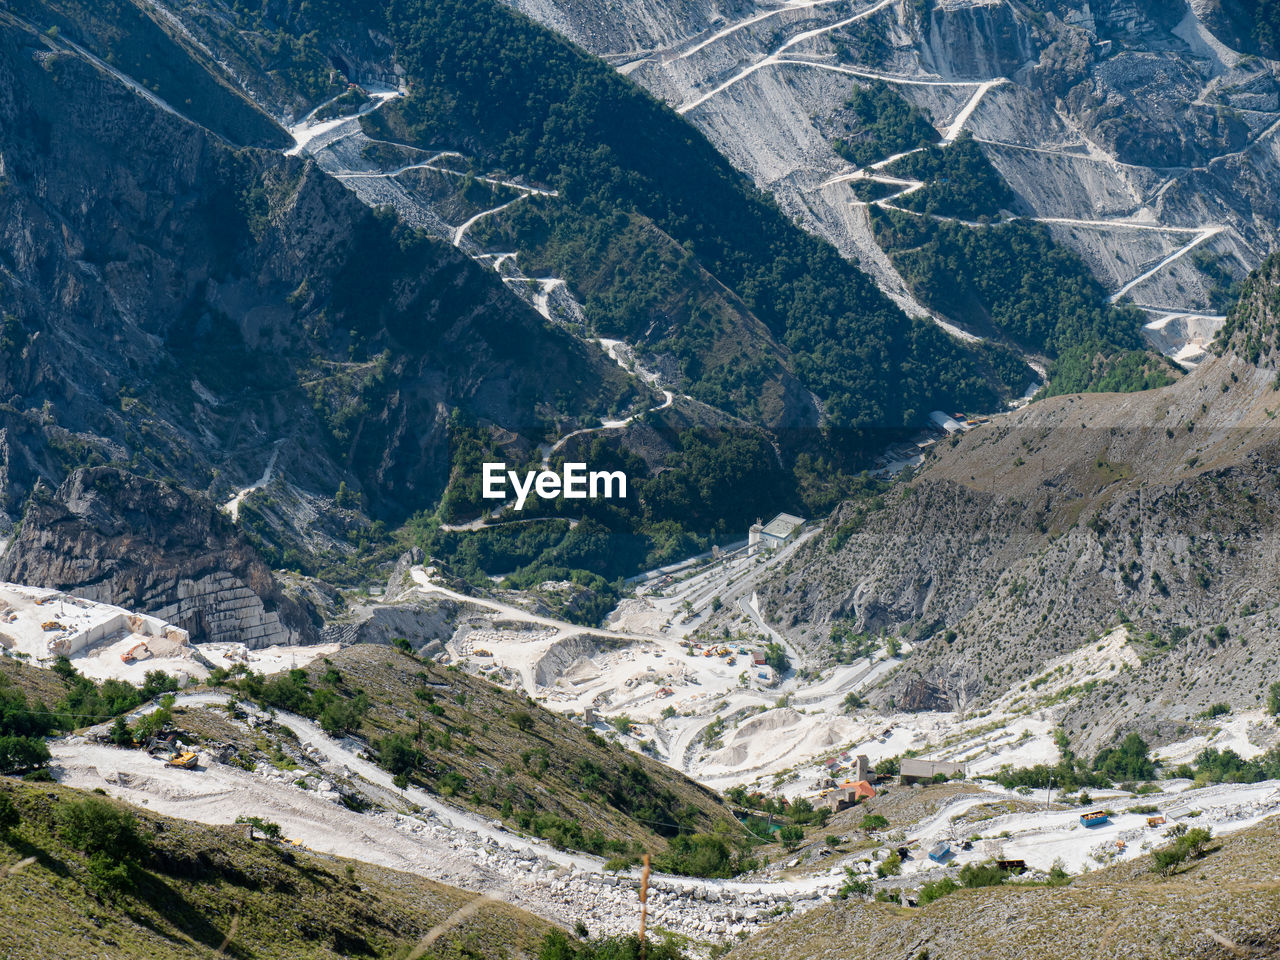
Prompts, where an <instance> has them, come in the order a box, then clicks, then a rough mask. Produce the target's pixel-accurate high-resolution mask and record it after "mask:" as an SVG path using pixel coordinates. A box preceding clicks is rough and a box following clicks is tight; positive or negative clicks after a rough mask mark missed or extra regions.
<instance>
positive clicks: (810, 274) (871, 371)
mask: <svg viewBox="0 0 1280 960" xmlns="http://www.w3.org/2000/svg"><path fill="white" fill-rule="evenodd" d="M387 18H388V19H387V22H388V28H389V29H390V30H391V31H392V32H393V35H395V36H396V38H397V40H398V41H399V46H398V52H399V56H400V57H401V60H402V62H403V64H404V65H405V67H406V69H407V70H408V71H409V74H410V76H412V77H413V78H414V80H415V86H414V95H413V96H411V97H410V98H409V100H408V101H407V102H406V103H405V104H404V105H403V107H400V108H399V109H398V111H392V112H389V113H386V114H384V115H383V116H382V117H380V118H379V119H380V120H381V121H384V122H385V124H386V125H387V126H389V127H390V129H391V130H393V131H395V132H397V133H404V134H407V135H408V136H409V138H410V139H412V140H413V141H414V142H416V143H418V144H420V145H423V146H432V147H444V146H446V145H451V146H454V147H456V146H458V145H463V146H465V147H466V148H468V149H470V150H472V151H474V152H475V153H476V154H477V155H479V156H481V157H484V158H486V159H487V160H489V161H490V162H491V163H492V164H493V165H495V166H496V167H498V168H500V169H503V170H505V171H507V172H508V173H516V174H523V175H525V176H527V177H530V178H532V179H534V180H535V181H538V182H542V183H547V184H549V185H551V186H553V187H554V188H555V189H556V190H558V191H559V193H560V194H561V197H562V198H563V202H561V203H558V204H554V206H555V208H556V209H555V210H554V211H548V212H546V213H544V214H543V215H542V216H538V214H537V212H529V211H532V210H533V208H532V207H528V208H526V213H525V215H524V216H522V217H521V218H520V219H519V220H516V221H515V222H514V223H513V224H512V230H513V234H514V238H515V240H516V241H517V244H519V245H520V246H521V247H523V246H524V245H525V244H526V243H527V244H528V245H529V246H531V247H533V248H534V249H538V250H540V251H541V252H542V255H543V256H544V257H545V258H546V259H547V261H548V262H550V263H551V264H553V265H555V266H558V267H572V266H573V265H574V257H573V254H572V252H571V250H570V249H569V247H570V246H571V245H572V244H573V243H575V242H579V241H580V240H581V238H583V237H590V236H592V235H593V234H595V233H596V232H597V230H598V224H599V223H600V222H601V221H604V222H607V223H612V224H613V225H614V229H615V230H616V231H617V232H619V233H622V234H624V238H625V235H626V233H627V228H628V227H629V226H630V223H629V218H632V217H637V216H638V217H642V218H644V220H647V221H649V222H652V223H653V224H655V225H656V226H657V227H658V228H659V229H660V230H662V231H663V232H664V233H665V234H667V235H668V236H670V237H671V238H672V239H673V240H675V241H676V243H677V244H679V245H681V246H683V247H684V248H685V249H686V250H688V251H689V252H691V253H692V254H693V255H694V256H696V257H697V259H698V261H699V262H700V263H701V264H702V266H703V267H704V268H705V269H706V270H707V271H708V272H709V273H710V274H711V275H712V276H713V277H715V278H716V279H718V280H719V281H720V282H721V283H723V284H724V285H725V286H726V287H728V288H729V289H730V290H732V291H733V292H734V293H735V294H737V295H738V297H740V298H741V300H742V302H743V303H745V304H746V306H747V307H748V308H749V309H750V310H751V311H752V313H754V314H755V315H756V316H757V317H759V318H760V320H761V321H762V322H763V323H764V324H765V326H766V327H767V328H768V330H769V332H770V334H771V335H772V336H773V337H774V338H776V339H777V341H778V342H779V343H781V344H782V345H783V346H785V347H786V348H787V350H788V351H790V353H791V354H792V355H793V357H794V369H795V372H796V374H797V376H799V378H800V380H801V382H802V383H803V384H804V385H805V386H806V387H808V388H809V389H810V390H812V391H814V392H815V393H817V394H818V396H819V397H820V398H821V399H822V400H823V403H824V411H825V416H826V420H827V422H828V423H829V424H830V425H831V426H833V427H835V428H839V429H853V430H862V431H879V430H884V429H893V428H896V427H901V426H904V425H909V424H911V423H914V422H919V421H920V419H921V418H922V416H923V415H924V414H927V413H928V410H929V409H933V408H934V407H936V406H947V407H954V406H957V405H959V406H966V405H969V406H972V405H980V404H982V403H984V402H990V399H991V393H990V391H989V389H988V388H987V387H986V385H985V384H984V383H983V382H982V381H981V379H980V378H979V377H978V376H977V375H976V374H975V372H974V370H973V367H972V364H971V362H970V361H969V360H968V358H967V357H966V356H965V354H964V353H963V351H962V350H961V349H960V348H959V347H958V346H956V345H955V344H954V343H953V342H951V341H950V340H949V339H948V338H947V337H946V336H945V335H944V334H943V333H942V332H941V331H940V330H938V329H937V328H936V327H933V326H932V325H929V324H927V323H924V322H921V321H917V320H908V319H907V318H906V317H904V316H903V315H902V314H901V313H900V312H899V311H897V310H896V309H895V308H894V307H893V306H892V305H891V304H890V303H889V302H888V300H886V299H885V298H884V297H883V295H881V294H880V292H879V291H878V290H877V289H876V288H875V286H874V284H872V283H871V281H870V280H869V279H868V278H867V277H866V276H865V275H864V274H862V273H860V272H859V271H858V270H857V269H856V268H855V267H854V266H852V265H851V264H849V263H848V262H847V261H845V260H844V259H843V258H842V257H840V255H839V254H838V253H837V252H836V251H835V249H834V248H832V247H831V246H829V245H828V244H825V243H823V242H822V241H819V240H817V239H815V238H813V237H811V236H809V235H807V234H805V233H803V232H802V231H800V230H799V229H797V228H796V227H795V226H794V225H792V224H791V223H790V222H789V220H788V219H787V218H786V217H785V216H784V215H783V214H782V213H781V212H780V211H779V210H778V209H777V208H776V206H774V204H773V203H772V202H771V201H769V200H768V199H767V198H765V197H764V196H762V195H761V194H759V193H758V192H757V191H756V190H755V189H754V188H753V187H752V186H751V185H750V184H749V183H747V181H746V180H745V179H744V178H743V177H742V176H741V175H740V174H739V173H737V172H736V171H735V170H734V169H733V168H732V167H731V166H730V165H729V164H728V162H727V161H726V160H724V159H723V158H722V157H721V156H720V155H719V154H717V153H716V151H715V150H714V148H713V147H712V146H711V145H710V144H709V143H708V142H707V141H706V139H705V138H704V137H703V136H702V135H700V134H699V133H697V132H696V131H694V129H693V128H692V127H690V126H689V125H688V124H687V123H686V122H685V121H684V120H682V119H681V118H679V117H678V116H677V115H676V114H675V113H674V112H672V111H671V110H669V109H668V108H666V107H665V106H663V105H662V104H660V103H659V102H658V101H656V100H654V99H653V98H652V97H650V96H649V95H648V94H647V93H645V92H643V91H642V90H640V88H638V87H636V86H634V85H633V84H631V83H630V82H629V81H627V80H626V79H625V78H624V77H622V76H620V75H619V74H617V73H616V72H615V71H614V70H612V69H611V68H609V67H608V66H607V65H606V64H604V63H602V62H600V61H598V60H595V59H593V58H591V57H589V56H587V55H586V54H583V53H582V52H580V51H578V50H576V49H575V48H574V47H573V46H572V45H571V44H569V43H568V42H567V41H565V40H563V39H562V38H560V37H557V36H556V35H554V34H552V33H551V32H549V31H547V30H545V29H544V28H542V27H540V26H537V25H536V24H534V23H533V22H532V21H529V20H527V19H526V18H524V17H522V16H521V15H519V14H517V13H514V12H512V11H511V10H509V9H508V8H507V7H505V6H503V5H502V4H500V3H498V2H496V0H480V2H478V3H475V2H467V3H464V2H461V0H434V2H431V3H426V4H420V3H409V2H404V0H400V2H393V3H391V4H390V6H389V7H388V9H387ZM547 205H550V204H547ZM530 241H532V242H530ZM597 258H598V252H597ZM629 264H630V266H631V267H632V273H631V276H630V278H629V280H630V283H631V285H632V289H631V290H630V291H629V292H628V293H629V296H628V298H627V299H628V300H629V301H630V300H635V301H639V300H642V299H643V298H644V297H645V296H646V295H647V285H646V280H647V279H648V276H647V275H646V271H645V270H644V264H643V263H642V262H637V261H636V260H635V259H632V260H630V261H629ZM656 266H657V270H655V271H654V275H655V278H656V277H658V276H661V274H662V273H663V272H664V271H663V265H662V264H658V265H656ZM568 279H569V280H570V282H571V284H573V285H575V286H576V285H577V283H578V277H577V276H573V275H570V276H569V277H568ZM584 286H585V284H584ZM588 289H589V288H588ZM628 312H630V303H624V304H623V305H622V309H621V310H619V311H618V312H617V313H615V316H614V317H613V318H610V319H607V320H606V321H605V323H606V324H609V323H610V322H611V323H612V324H613V326H612V329H613V330H614V331H616V332H623V331H624V330H625V331H626V332H629V333H635V332H642V331H639V330H637V328H638V327H639V324H636V323H635V322H631V323H627V322H626V319H625V318H626V316H627V313H628ZM618 314H621V316H618ZM714 319H715V318H714V317H699V316H691V317H687V318H681V322H680V323H679V324H678V325H677V331H676V332H675V333H674V334H673V340H674V342H673V343H672V344H671V347H672V352H673V353H674V354H675V355H676V356H677V357H678V358H679V359H680V360H682V361H686V362H689V364H690V365H691V366H693V365H696V364H697V362H698V356H697V351H696V346H697V342H698V338H699V336H700V335H702V329H701V328H702V325H705V324H707V323H714ZM606 329H609V327H608V326H606ZM742 361H745V363H743V362H742ZM752 362H757V363H761V362H763V363H765V364H767V363H768V362H769V361H768V360H767V359H765V358H759V357H756V358H753V357H742V358H741V361H740V362H739V363H737V364H733V365H731V366H729V367H727V369H724V370H718V371H707V373H706V374H705V376H706V377H707V379H708V384H707V389H708V391H709V392H713V393H714V392H715V391H721V390H724V391H728V392H730V393H731V392H732V386H733V385H732V382H731V381H730V382H726V380H728V379H729V378H731V377H733V376H734V375H737V376H745V377H746V378H747V380H748V382H749V383H750V382H751V381H753V380H754V381H756V382H757V383H758V379H757V378H755V377H752V375H751V372H750V365H751V363H752ZM692 379H693V380H694V381H695V383H696V382H698V381H699V380H701V379H702V377H695V378H692Z"/></svg>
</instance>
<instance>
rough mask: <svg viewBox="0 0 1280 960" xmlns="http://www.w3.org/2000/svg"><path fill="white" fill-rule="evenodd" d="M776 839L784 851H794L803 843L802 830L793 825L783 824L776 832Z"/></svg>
mask: <svg viewBox="0 0 1280 960" xmlns="http://www.w3.org/2000/svg"><path fill="white" fill-rule="evenodd" d="M778 839H779V840H781V841H782V845H783V846H784V847H785V848H786V849H788V850H794V849H795V848H796V847H798V846H800V844H801V843H802V842H803V841H804V829H803V828H801V827H797V826H796V825H795V824H794V823H788V824H785V825H784V826H783V827H782V828H781V829H779V830H778Z"/></svg>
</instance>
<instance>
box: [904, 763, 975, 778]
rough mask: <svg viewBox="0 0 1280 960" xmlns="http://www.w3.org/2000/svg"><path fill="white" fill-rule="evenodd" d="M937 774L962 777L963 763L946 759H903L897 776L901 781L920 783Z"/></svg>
mask: <svg viewBox="0 0 1280 960" xmlns="http://www.w3.org/2000/svg"><path fill="white" fill-rule="evenodd" d="M939 774H942V775H945V776H947V777H954V778H958V779H963V778H964V775H965V774H964V764H963V763H951V762H950V761H947V760H912V759H907V760H903V761H902V763H901V765H900V766H899V767H898V776H899V779H901V781H902V782H903V783H920V782H927V781H929V780H932V779H933V778H934V777H936V776H938V775H939Z"/></svg>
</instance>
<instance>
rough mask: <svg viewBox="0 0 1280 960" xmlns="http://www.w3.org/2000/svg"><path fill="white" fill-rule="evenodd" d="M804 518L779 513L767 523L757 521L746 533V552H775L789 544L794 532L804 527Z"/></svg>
mask: <svg viewBox="0 0 1280 960" xmlns="http://www.w3.org/2000/svg"><path fill="white" fill-rule="evenodd" d="M805 522H806V521H805V519H804V517H797V516H795V515H793V514H790V513H780V514H778V515H777V516H776V517H774V518H773V519H772V520H770V521H769V522H768V523H761V522H760V521H759V520H757V521H756V522H755V523H753V524H752V525H751V529H750V530H749V531H748V532H747V552H748V553H758V552H759V551H761V550H776V549H778V547H781V546H784V545H785V544H787V543H788V542H790V540H791V538H792V537H794V536H795V534H796V531H797V530H799V529H800V528H801V527H803V526H804V525H805Z"/></svg>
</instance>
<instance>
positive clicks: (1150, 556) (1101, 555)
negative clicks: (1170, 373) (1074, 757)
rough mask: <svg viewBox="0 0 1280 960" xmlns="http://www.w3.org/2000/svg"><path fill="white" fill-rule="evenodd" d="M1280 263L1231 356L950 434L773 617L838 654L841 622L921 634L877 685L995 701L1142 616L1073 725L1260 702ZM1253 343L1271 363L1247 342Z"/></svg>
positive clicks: (1087, 732) (859, 514)
mask: <svg viewBox="0 0 1280 960" xmlns="http://www.w3.org/2000/svg"><path fill="white" fill-rule="evenodd" d="M1277 279H1278V278H1277V277H1276V276H1275V275H1274V273H1273V271H1272V270H1267V271H1263V272H1261V273H1259V274H1258V275H1257V276H1256V277H1255V278H1254V280H1253V282H1252V283H1251V284H1250V286H1249V290H1248V297H1247V298H1246V300H1245V301H1243V302H1242V303H1241V304H1240V306H1239V307H1237V309H1236V310H1235V311H1234V312H1233V314H1232V316H1231V318H1230V319H1229V321H1228V328H1227V331H1226V333H1225V336H1224V339H1223V341H1222V342H1221V343H1220V344H1219V348H1220V350H1221V351H1222V355H1221V356H1219V357H1216V358H1214V359H1212V360H1209V361H1206V362H1205V363H1204V364H1203V365H1202V366H1201V367H1200V368H1199V369H1197V370H1196V371H1195V373H1193V374H1192V375H1190V376H1188V377H1187V378H1185V379H1184V380H1182V381H1179V382H1178V383H1177V384H1174V385H1173V386H1171V387H1167V388H1164V389H1161V390H1153V391H1147V392H1145V393H1139V394H1128V395H1084V396H1074V397H1056V398H1052V399H1049V400H1043V401H1040V402H1037V403H1034V404H1031V405H1030V406H1029V407H1027V408H1025V409H1024V410H1021V411H1019V412H1018V413H1015V414H1012V415H1010V416H1008V417H1007V418H1002V419H1000V420H998V421H996V422H994V423H992V424H989V425H987V426H983V427H980V428H977V429H974V430H972V431H969V432H968V433H966V434H965V435H964V436H963V437H962V438H959V439H958V440H957V441H956V443H955V444H954V445H943V446H942V449H941V451H940V452H939V453H938V454H937V456H936V459H935V460H934V461H932V462H931V463H930V464H929V465H928V466H927V467H926V468H925V469H924V471H923V472H922V474H921V475H920V476H919V477H918V478H917V479H916V480H915V481H913V482H912V483H911V484H910V485H909V486H906V487H903V488H900V489H898V490H896V491H894V492H893V493H892V494H890V495H889V496H887V497H886V504H885V507H884V509H882V510H880V511H879V512H875V511H874V510H872V511H871V512H870V513H868V511H867V509H866V508H865V507H859V506H857V505H848V506H846V507H845V508H842V509H841V510H840V511H838V512H837V513H836V515H834V516H833V517H832V518H831V520H830V521H829V522H828V534H827V535H826V536H821V537H818V538H816V539H815V540H814V541H813V542H811V543H810V544H807V545H805V547H803V548H802V549H801V551H800V553H799V554H798V556H797V558H796V559H795V560H793V561H792V562H791V564H790V565H789V566H790V569H788V570H784V571H783V572H782V574H781V575H779V576H778V577H776V578H775V579H773V580H772V581H771V582H770V583H768V584H767V585H765V586H764V587H763V588H762V590H761V597H762V600H763V601H764V606H765V611H766V613H767V614H768V615H769V616H770V617H771V618H772V619H773V621H774V622H775V623H778V624H782V625H784V626H785V627H786V628H787V629H789V630H790V631H791V632H792V637H793V639H794V641H795V642H796V643H798V644H802V645H808V646H809V647H810V649H811V650H812V651H813V652H814V653H816V654H818V655H820V656H821V655H824V652H825V647H824V645H823V644H822V643H821V642H820V641H815V640H814V638H815V637H825V636H827V633H828V631H827V629H825V625H827V624H830V623H834V622H845V623H847V624H849V625H851V626H854V627H855V628H856V629H859V630H870V631H873V632H880V631H884V632H891V633H897V632H899V631H904V632H906V633H907V634H908V635H909V636H910V637H911V638H912V640H913V643H914V645H915V649H914V650H913V651H912V653H911V656H910V658H909V659H908V660H907V661H906V662H905V663H904V665H903V666H902V667H901V668H900V669H899V670H898V671H897V672H896V674H894V676H893V677H892V679H891V680H890V681H889V683H888V684H887V686H885V687H884V688H883V689H881V690H880V691H879V692H878V694H877V697H878V698H879V700H880V702H881V703H883V704H885V705H887V704H888V703H889V702H890V699H891V698H892V700H893V702H894V705H895V706H898V707H904V706H905V707H906V708H908V709H918V708H935V709H936V708H942V709H947V708H948V707H947V704H948V703H950V704H951V705H954V704H956V703H964V704H975V703H979V702H984V701H988V702H989V701H990V700H993V699H995V698H997V697H999V696H1000V695H1001V694H1002V693H1003V692H1004V691H1005V690H1007V689H1009V688H1010V686H1012V684H1013V683H1014V682H1015V681H1016V680H1019V679H1022V678H1025V677H1026V676H1028V675H1030V674H1032V673H1034V672H1035V671H1037V670H1039V669H1041V668H1042V667H1043V666H1044V664H1045V663H1046V662H1048V661H1050V660H1053V659H1055V658H1057V657H1060V656H1063V655H1064V654H1066V653H1069V652H1071V651H1073V650H1076V649H1078V648H1080V647H1081V646H1083V645H1086V644H1088V643H1090V642H1092V641H1093V640H1094V639H1096V637H1097V636H1099V635H1100V634H1103V633H1105V632H1106V631H1107V630H1108V629H1109V628H1111V627H1112V626H1114V625H1115V624H1116V623H1117V622H1120V621H1122V620H1123V621H1125V622H1130V623H1132V626H1131V628H1130V631H1129V632H1130V635H1131V636H1132V637H1133V638H1134V642H1135V643H1136V645H1137V646H1136V651H1135V652H1136V654H1137V656H1136V658H1135V662H1134V663H1133V664H1131V665H1130V666H1129V667H1128V668H1126V669H1125V670H1122V671H1117V672H1116V673H1115V674H1113V675H1111V676H1109V677H1107V678H1105V680H1104V682H1101V683H1099V684H1096V685H1094V686H1091V687H1090V688H1089V689H1087V690H1082V691H1080V692H1079V699H1078V701H1077V703H1076V704H1075V705H1074V706H1073V707H1072V708H1071V710H1070V711H1069V712H1068V713H1067V715H1066V719H1065V721H1064V723H1065V725H1066V726H1067V728H1068V729H1069V730H1071V731H1072V732H1073V733H1074V734H1075V735H1076V736H1077V737H1078V738H1079V739H1080V740H1081V741H1082V742H1084V743H1085V744H1087V745H1089V746H1091V747H1092V748H1093V749H1097V748H1098V747H1100V746H1103V745H1107V744H1108V743H1109V741H1110V738H1111V736H1112V734H1113V733H1114V732H1116V731H1117V730H1118V729H1123V728H1132V727H1133V725H1134V724H1135V723H1136V724H1138V726H1139V727H1140V728H1141V729H1142V730H1143V732H1144V733H1146V734H1148V735H1150V736H1152V737H1155V738H1158V739H1170V738H1171V737H1172V736H1173V735H1174V734H1175V732H1176V730H1177V728H1178V727H1179V726H1180V725H1183V724H1185V723H1186V722H1187V721H1189V720H1190V719H1191V718H1193V717H1194V716H1195V715H1196V714H1199V713H1202V712H1203V711H1204V710H1206V709H1207V708H1208V707H1209V706H1210V705H1212V704H1214V703H1222V702H1225V703H1228V704H1231V705H1233V706H1236V707H1239V708H1241V709H1244V708H1251V707H1253V706H1255V705H1256V703H1257V701H1258V697H1259V694H1260V692H1262V691H1263V690H1264V689H1265V687H1266V685H1267V684H1268V683H1270V682H1271V679H1273V678H1271V676H1270V673H1271V670H1270V665H1271V664H1273V663H1274V662H1275V660H1276V658H1277V656H1278V655H1280V641H1278V640H1277V633H1276V629H1275V613H1274V599H1273V598H1274V595H1275V593H1276V590H1277V584H1278V583H1280V581H1278V580H1277V573H1276V571H1277V569H1280V549H1278V548H1277V546H1276V544H1277V537H1278V536H1280V521H1278V520H1277V517H1278V516H1280V480H1278V479H1277V477H1278V476H1280V473H1278V470H1280V434H1277V432H1276V429H1275V427H1274V421H1273V417H1274V415H1275V410H1276V406H1277V400H1276V392H1275V390H1274V389H1273V386H1274V384H1275V372H1274V369H1273V367H1272V366H1271V362H1270V360H1269V357H1270V356H1271V354H1270V350H1271V344H1272V343H1273V337H1274V330H1275V318H1276V316H1277V314H1278V313H1280V300H1277V294H1276V291H1277V289H1280V287H1278V286H1277ZM1255 348H1256V349H1258V350H1259V351H1260V352H1261V357H1260V362H1261V363H1262V364H1263V366H1257V365H1255V364H1253V363H1250V362H1248V358H1247V357H1241V356H1239V355H1238V354H1237V352H1236V351H1239V352H1245V353H1247V354H1249V356H1252V355H1253V352H1254V350H1255ZM837 531H841V534H840V536H839V537H836V538H835V539H834V540H833V536H834V535H835V534H836V532H837ZM815 625H823V626H822V627H820V628H819V629H816V630H815V629H814V626H815ZM1135 718H1137V719H1135ZM1184 732H1185V728H1184Z"/></svg>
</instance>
